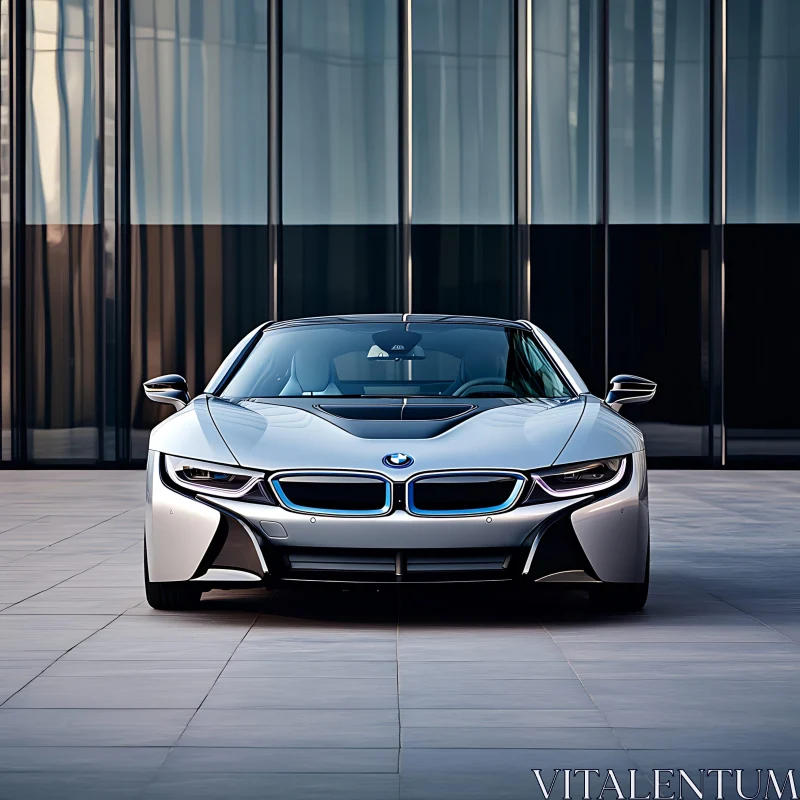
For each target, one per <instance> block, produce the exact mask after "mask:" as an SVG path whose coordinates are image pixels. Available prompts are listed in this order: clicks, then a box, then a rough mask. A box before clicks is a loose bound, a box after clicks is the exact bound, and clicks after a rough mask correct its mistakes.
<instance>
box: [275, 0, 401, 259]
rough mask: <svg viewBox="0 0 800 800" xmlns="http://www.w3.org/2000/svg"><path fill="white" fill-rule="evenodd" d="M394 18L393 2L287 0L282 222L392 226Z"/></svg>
mask: <svg viewBox="0 0 800 800" xmlns="http://www.w3.org/2000/svg"><path fill="white" fill-rule="evenodd" d="M397 22H398V10H397V2H396V0H285V1H284V3H283V144H282V148H283V221H284V222H286V223H288V224H306V225H317V224H321V225H327V224H335V225H339V224H371V225H376V224H377V225H380V224H395V223H396V222H397V214H398V178H397V174H398V168H397V164H398V71H397V70H398V63H397V46H398V31H397ZM376 268H382V266H376Z"/></svg>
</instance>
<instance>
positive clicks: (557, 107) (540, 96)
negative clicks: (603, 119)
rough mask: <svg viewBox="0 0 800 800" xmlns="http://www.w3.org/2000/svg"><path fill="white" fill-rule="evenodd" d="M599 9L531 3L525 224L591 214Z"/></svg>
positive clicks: (555, 1) (577, 3)
mask: <svg viewBox="0 0 800 800" xmlns="http://www.w3.org/2000/svg"><path fill="white" fill-rule="evenodd" d="M598 9H599V4H598V3H596V2H594V0H534V3H533V9H532V11H533V89H532V93H533V136H532V139H533V200H532V205H533V222H534V223H555V224H561V225H563V224H568V223H595V222H597V221H598V214H599V203H598V196H599V191H600V190H599V184H598V167H597V162H598V158H597V154H598V136H599V129H600V126H599V122H600V107H599V97H598V95H599V91H598V73H599V69H598V51H599V44H598V39H599V35H600V24H599V21H598V16H599V14H598Z"/></svg>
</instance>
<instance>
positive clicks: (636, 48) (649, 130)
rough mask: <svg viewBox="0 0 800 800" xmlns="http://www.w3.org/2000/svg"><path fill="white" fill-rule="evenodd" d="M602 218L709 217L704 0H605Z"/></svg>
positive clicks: (657, 219)
mask: <svg viewBox="0 0 800 800" xmlns="http://www.w3.org/2000/svg"><path fill="white" fill-rule="evenodd" d="M609 32H610V42H609V46H610V59H611V65H610V76H609V175H608V180H609V195H610V197H609V203H610V209H609V219H610V221H611V222H632V223H652V222H660V223H677V222H707V221H708V194H709V192H708V186H709V157H708V151H709V148H708V144H707V143H708V141H709V134H708V131H709V117H710V110H709V93H708V75H709V39H710V36H709V11H708V0H609Z"/></svg>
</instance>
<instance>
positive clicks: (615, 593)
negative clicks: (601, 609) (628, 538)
mask: <svg viewBox="0 0 800 800" xmlns="http://www.w3.org/2000/svg"><path fill="white" fill-rule="evenodd" d="M649 591H650V545H649V544H648V545H647V563H646V564H645V568H644V581H642V583H604V584H603V585H602V586H597V587H596V595H597V599H598V600H599V601H600V602H601V604H602V605H603V606H605V607H606V608H610V609H612V610H614V611H641V610H642V609H643V608H644V607H645V605H646V603H647V595H648V593H649Z"/></svg>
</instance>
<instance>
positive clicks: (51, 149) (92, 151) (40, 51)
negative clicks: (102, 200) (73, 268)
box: [25, 0, 97, 224]
mask: <svg viewBox="0 0 800 800" xmlns="http://www.w3.org/2000/svg"><path fill="white" fill-rule="evenodd" d="M94 26H95V23H94V2H93V0H28V3H27V36H26V40H27V64H26V80H27V106H28V107H27V115H26V125H27V131H28V134H27V136H26V138H25V167H26V169H25V180H26V183H25V199H26V203H25V204H26V209H25V215H26V221H27V222H28V224H46V223H66V224H75V223H93V222H96V221H97V199H96V198H97V193H96V188H97V187H96V183H97V135H96V131H95V124H94V116H95V101H96V87H95V80H94V63H93V62H94Z"/></svg>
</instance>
